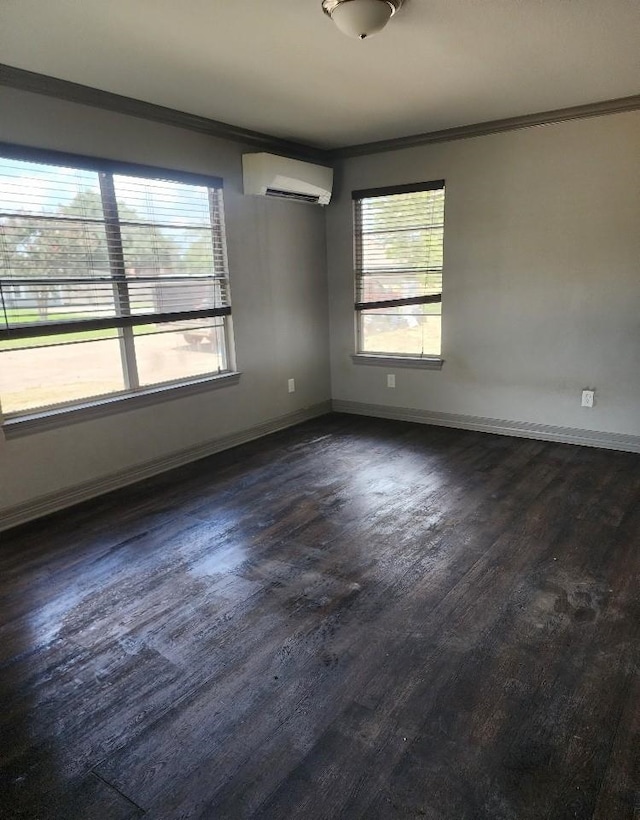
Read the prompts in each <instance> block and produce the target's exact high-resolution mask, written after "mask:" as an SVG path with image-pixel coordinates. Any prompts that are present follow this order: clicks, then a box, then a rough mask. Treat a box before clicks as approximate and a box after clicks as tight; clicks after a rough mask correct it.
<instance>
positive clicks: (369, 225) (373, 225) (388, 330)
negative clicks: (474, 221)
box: [355, 186, 444, 356]
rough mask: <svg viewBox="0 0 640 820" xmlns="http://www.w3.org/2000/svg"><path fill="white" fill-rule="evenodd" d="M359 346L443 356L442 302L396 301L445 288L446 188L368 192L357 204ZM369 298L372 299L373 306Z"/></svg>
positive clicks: (370, 350) (364, 349) (436, 293)
mask: <svg viewBox="0 0 640 820" xmlns="http://www.w3.org/2000/svg"><path fill="white" fill-rule="evenodd" d="M355 219H356V224H355V231H356V242H355V267H356V302H357V303H359V304H363V303H364V305H365V307H366V309H365V310H364V311H359V319H358V321H359V323H360V328H359V350H360V351H361V352H365V353H382V354H384V353H389V354H395V355H402V354H406V355H409V356H439V355H440V351H441V342H440V328H441V304H440V303H439V302H438V303H433V304H426V305H420V304H407V305H402V304H400V305H397V304H396V305H394V306H392V307H389V308H388V309H378V308H377V305H376V309H375V310H374V309H372V308H373V304H372V303H378V304H379V303H384V302H402V301H403V300H418V299H420V298H423V297H436V296H437V297H439V295H440V294H441V293H442V268H443V235H444V188H443V187H440V186H438V187H437V188H434V190H425V191H417V192H411V193H403V194H397V193H395V194H394V193H391V194H389V195H381V196H371V197H364V198H362V199H359V200H357V201H356V207H355ZM366 303H370V304H369V305H368V306H367V305H366Z"/></svg>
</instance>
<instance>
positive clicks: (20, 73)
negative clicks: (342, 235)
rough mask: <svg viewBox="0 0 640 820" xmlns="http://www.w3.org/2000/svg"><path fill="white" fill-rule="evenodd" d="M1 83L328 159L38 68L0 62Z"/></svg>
mask: <svg viewBox="0 0 640 820" xmlns="http://www.w3.org/2000/svg"><path fill="white" fill-rule="evenodd" d="M0 86H6V87H8V88H15V89H18V90H20V91H30V92H32V93H34V94H42V95H44V96H47V97H55V98H56V99H59V100H66V101H67V102H74V103H79V104H80V105H88V106H91V107H93V108H102V109H104V110H106V111H114V112H116V113H118V114H127V115H129V116H131V117H139V118H141V119H145V120H152V121H153V122H159V123H162V124H163V125H173V126H176V127H177V128H186V129H187V130H189V131H197V132H198V133H201V134H207V135H208V136H210V137H220V138H221V139H227V140H233V141H234V142H242V143H244V144H245V145H250V146H252V147H254V148H260V149H262V150H263V151H274V152H278V153H282V154H286V155H287V156H291V157H299V158H300V159H314V160H320V159H323V158H325V152H324V151H322V150H320V149H317V148H314V147H313V146H310V145H304V144H302V143H299V142H293V141H291V140H284V139H280V138H279V137H274V136H272V135H271V134H264V133H262V132H261V131H251V130H250V129H248V128H240V127H238V126H235V125H229V124H228V123H225V122H220V121H218V120H212V119H209V118H208V117H201V116H199V115H197V114H188V113H186V112H185V111H176V110H174V109H173V108H166V107H165V106H163V105H156V104H155V103H149V102H144V101H143V100H136V99H133V98H132V97H125V96H123V95H121V94H113V93H112V92H110V91H101V90H100V89H98V88H91V87H90V86H87V85H81V84H80V83H72V82H70V81H68V80H60V79H58V78H57V77H49V76H48V75H46V74H37V73H36V72H34V71H26V70H25V69H23V68H15V67H14V66H9V65H4V64H2V63H0Z"/></svg>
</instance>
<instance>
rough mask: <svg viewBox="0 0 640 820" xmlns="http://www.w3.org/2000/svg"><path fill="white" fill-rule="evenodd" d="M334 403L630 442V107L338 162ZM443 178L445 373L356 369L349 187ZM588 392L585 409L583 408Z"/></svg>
mask: <svg viewBox="0 0 640 820" xmlns="http://www.w3.org/2000/svg"><path fill="white" fill-rule="evenodd" d="M338 170H339V173H338V174H337V178H338V181H339V182H338V190H337V191H336V194H337V195H336V197H335V198H334V204H332V205H331V206H330V208H329V212H328V222H327V238H328V262H329V288H330V292H329V301H330V316H331V318H330V337H331V356H332V359H331V364H332V394H333V398H334V399H338V400H343V401H350V402H363V403H369V404H377V405H388V406H393V407H398V408H399V407H408V408H413V409H417V410H424V411H433V412H436V413H448V414H460V415H468V416H482V417H489V418H493V419H505V420H511V421H517V422H529V423H537V424H545V425H555V426H564V427H575V428H581V429H591V430H598V431H603V432H605V431H606V432H610V433H620V434H628V435H640V112H633V113H625V114H616V115H610V116H605V117H598V118H594V119H586V120H580V121H573V122H567V123H562V124H557V125H551V126H544V127H537V128H531V129H527V130H522V131H514V132H510V133H505V134H498V135H493V136H486V137H478V138H474V139H468V140H461V141H456V142H449V143H443V144H439V145H432V146H422V147H417V148H412V149H405V150H399V151H395V152H389V153H380V154H374V155H369V156H364V157H358V158H353V159H350V160H346V161H344V163H343V165H342V167H341V168H340V169H338ZM441 178H444V179H445V180H446V205H445V208H446V210H445V267H444V286H443V358H444V359H445V364H444V366H443V369H442V371H441V372H432V371H424V370H407V369H398V370H397V371H396V382H397V388H396V389H395V390H391V389H388V388H387V387H386V373H387V372H393V371H392V369H391V368H390V369H389V370H387V369H383V368H379V367H366V366H359V365H354V364H352V362H351V359H350V354H351V353H353V351H354V340H353V274H352V268H353V266H352V239H351V223H352V216H351V201H350V196H351V191H352V190H354V189H360V188H371V187H376V186H385V185H396V184H400V183H406V182H416V181H424V180H431V179H441ZM584 387H593V388H595V389H596V391H597V392H596V406H595V408H594V409H593V410H585V409H583V408H581V407H580V393H581V390H582V388H584Z"/></svg>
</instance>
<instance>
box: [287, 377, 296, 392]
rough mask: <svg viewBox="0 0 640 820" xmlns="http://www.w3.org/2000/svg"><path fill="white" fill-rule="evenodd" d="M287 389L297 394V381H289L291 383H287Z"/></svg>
mask: <svg viewBox="0 0 640 820" xmlns="http://www.w3.org/2000/svg"><path fill="white" fill-rule="evenodd" d="M287 388H288V390H289V393H295V392H296V380H295V379H289V381H288V382H287Z"/></svg>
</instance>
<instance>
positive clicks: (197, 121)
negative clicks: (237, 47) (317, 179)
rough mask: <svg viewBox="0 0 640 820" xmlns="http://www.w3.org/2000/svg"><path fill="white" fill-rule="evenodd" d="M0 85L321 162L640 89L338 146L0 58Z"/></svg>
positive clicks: (550, 120)
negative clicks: (241, 124)
mask: <svg viewBox="0 0 640 820" xmlns="http://www.w3.org/2000/svg"><path fill="white" fill-rule="evenodd" d="M0 86H7V87H8V88H16V89H18V90H21V91H30V92H32V93H34V94H42V95H44V96H48V97H55V98H56V99H60V100H66V101H68V102H74V103H79V104H80V105H88V106H92V107H93V108H102V109H104V110H106V111H114V112H116V113H118V114H127V115H129V116H132V117H139V118H141V119H146V120H151V121H153V122H160V123H162V124H164V125H173V126H175V127H176V128H185V129H187V130H189V131H197V132H199V133H201V134H207V135H208V136H210V137H219V138H221V139H227V140H233V141H234V142H241V143H244V144H245V145H249V146H251V147H253V148H259V149H261V150H263V151H273V152H276V153H281V154H286V155H287V156H290V157H295V158H297V159H304V160H312V161H315V162H325V163H326V162H332V161H335V160H340V159H348V158H350V157H359V156H364V155H365V154H378V153H382V152H385V151H398V150H400V149H403V148H415V147H417V146H421V145H433V144H434V143H439V142H451V141H453V140H462V139H470V138H472V137H484V136H489V135H491V134H500V133H504V132H505V131H519V130H522V129H524V128H533V127H536V126H542V125H553V124H554V123H560V122H567V121H569V120H581V119H586V118H588V117H601V116H605V115H607V114H621V113H624V112H627V111H638V110H640V94H634V95H633V96H631V97H619V98H617V99H614V100H603V101H601V102H595V103H588V104H586V105H575V106H571V107H569V108H556V109H554V110H552V111H542V112H538V113H534V114H525V115H522V116H518V117H507V118H506V119H502V120H489V121H488V122H480V123H473V124H471V125H462V126H458V127H456V128H445V129H443V130H441V131H427V132H425V133H421V134H413V135H411V136H407V137H394V138H392V139H388V140H377V141H375V142H365V143H359V144H357V145H348V146H344V147H342V148H329V149H323V148H318V147H315V146H312V145H305V144H303V143H299V142H295V141H292V140H284V139H281V138H279V137H275V136H273V135H271V134H265V133H263V132H261V131H251V130H249V129H247V128H240V127H238V126H235V125H229V123H224V122H220V121H219V120H212V119H209V118H208V117H201V116H199V115H197V114H188V113H186V112H184V111H176V110H174V109H173V108H166V107H165V106H163V105H156V104H155V103H149V102H144V101H142V100H136V99H133V98H132V97H125V96H123V95H121V94H113V93H112V92H110V91H101V90H100V89H97V88H91V87H90V86H87V85H81V84H80V83H73V82H70V81H68V80H60V79H58V78H57V77H49V76H48V75H46V74H38V73H36V72H34V71H27V70H25V69H22V68H15V67H14V66H8V65H4V64H2V63H0Z"/></svg>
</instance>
